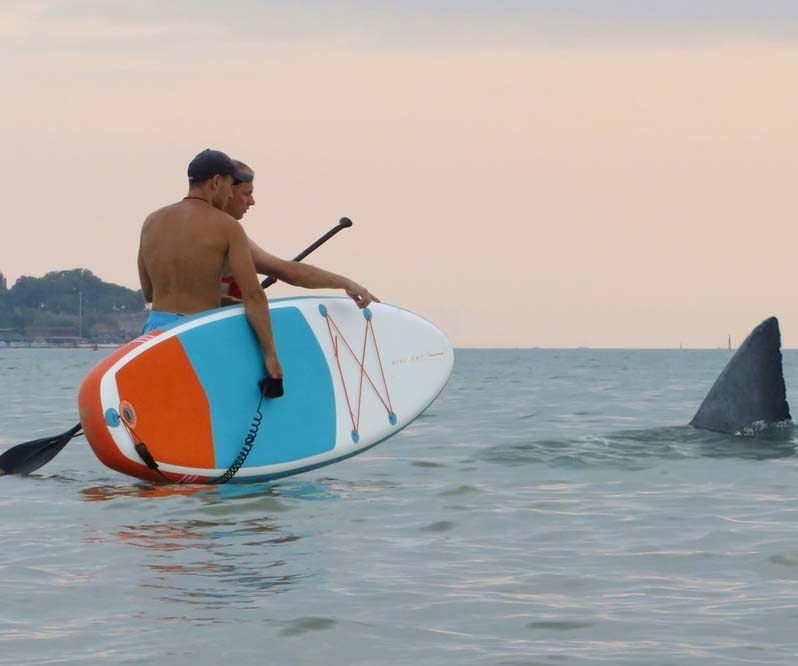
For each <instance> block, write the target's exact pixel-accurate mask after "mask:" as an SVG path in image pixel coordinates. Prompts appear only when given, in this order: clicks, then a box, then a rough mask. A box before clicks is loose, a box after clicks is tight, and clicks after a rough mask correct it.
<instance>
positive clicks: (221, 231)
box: [139, 199, 235, 314]
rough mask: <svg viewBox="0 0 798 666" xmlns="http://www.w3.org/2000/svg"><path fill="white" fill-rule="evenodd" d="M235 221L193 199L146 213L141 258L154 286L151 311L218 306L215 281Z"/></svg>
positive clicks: (179, 311)
mask: <svg viewBox="0 0 798 666" xmlns="http://www.w3.org/2000/svg"><path fill="white" fill-rule="evenodd" d="M233 225H235V221H234V220H233V219H232V218H231V217H230V216H229V215H227V213H224V212H222V211H220V210H218V209H216V208H214V207H213V206H211V205H209V204H208V203H206V202H204V201H200V200H192V199H189V200H184V201H181V202H179V203H175V204H172V205H170V206H165V207H164V208H161V209H159V210H157V211H155V212H154V213H152V214H151V215H149V216H148V217H147V219H146V220H145V222H144V225H143V227H142V229H141V245H140V256H139V262H140V268H141V264H142V263H143V268H144V271H143V272H144V274H145V275H146V276H147V277H148V279H149V282H150V284H151V285H152V294H151V299H152V308H153V310H159V311H164V312H173V313H176V314H195V313H197V312H202V311H203V310H210V309H212V308H216V307H219V281H220V279H221V276H222V268H223V266H224V263H225V259H226V257H227V252H228V248H229V243H230V234H231V231H232V226H233ZM140 272H141V271H140ZM142 284H144V280H142ZM146 296H147V294H145V297H146Z"/></svg>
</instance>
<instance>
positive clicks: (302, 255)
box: [260, 217, 352, 289]
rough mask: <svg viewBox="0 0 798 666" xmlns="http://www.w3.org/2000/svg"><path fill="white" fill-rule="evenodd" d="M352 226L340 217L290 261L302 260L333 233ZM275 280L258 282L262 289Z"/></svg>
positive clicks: (350, 222) (270, 278)
mask: <svg viewBox="0 0 798 666" xmlns="http://www.w3.org/2000/svg"><path fill="white" fill-rule="evenodd" d="M351 226H352V220H350V219H349V218H348V217H342V218H341V219H340V220H339V222H338V224H336V225H335V226H334V227H333V228H332V229H330V230H329V231H328V232H327V233H326V234H324V235H323V236H322V237H321V238H319V239H318V240H317V241H316V242H315V243H313V244H312V245H309V246H308V247H306V248H305V249H304V250H302V252H300V253H299V254H298V255H296V256H295V257H294V258H293V259H292V260H291V261H302V260H303V259H304V258H305V257H307V256H308V255H309V254H310V253H311V252H313V251H314V250H316V249H317V248H319V247H320V246H322V245H324V244H325V243H326V242H327V241H328V240H330V239H331V238H332V237H333V236H335V234H337V233H338V232H339V231H341V230H342V229H347V228H349V227H351ZM275 282H277V278H273V277H267V278H266V279H265V280H264V281H263V282H261V283H260V286H261V287H263V288H264V289H267V288H268V287H271V286H272V285H273V284H274V283H275Z"/></svg>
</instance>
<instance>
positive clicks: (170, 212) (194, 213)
mask: <svg viewBox="0 0 798 666" xmlns="http://www.w3.org/2000/svg"><path fill="white" fill-rule="evenodd" d="M170 219H182V220H196V221H201V222H203V223H205V224H208V223H210V224H213V225H215V226H218V227H219V228H224V229H227V228H231V227H235V226H236V225H237V224H238V222H236V220H235V219H234V218H233V217H232V216H230V215H229V214H228V213H225V212H224V211H223V210H219V209H218V208H214V207H213V206H210V205H209V206H197V205H192V204H189V203H187V202H185V201H178V202H176V203H172V204H168V205H166V206H162V207H161V208H159V209H158V210H155V211H153V212H152V213H150V214H149V215H147V217H146V218H145V219H144V226H151V225H152V224H153V223H157V222H158V221H159V220H170Z"/></svg>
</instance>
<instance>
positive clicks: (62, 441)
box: [0, 423, 81, 474]
mask: <svg viewBox="0 0 798 666" xmlns="http://www.w3.org/2000/svg"><path fill="white" fill-rule="evenodd" d="M80 434H81V432H80V423H78V424H77V425H76V426H74V427H72V428H70V429H69V430H67V431H66V432H62V433H61V434H60V435H53V436H52V437H42V438H41V439H34V440H32V441H30V442H24V443H22V444H17V445H16V446H12V447H11V448H10V449H8V451H6V452H5V453H4V454H3V455H0V474H30V473H31V472H34V471H36V470H37V469H39V468H40V467H42V466H44V465H46V464H47V463H48V462H50V461H51V460H52V459H53V458H55V457H56V456H57V455H58V454H59V453H60V452H61V449H63V448H64V447H65V446H66V445H67V443H68V442H69V440H71V439H72V438H73V437H77V436H78V435H80Z"/></svg>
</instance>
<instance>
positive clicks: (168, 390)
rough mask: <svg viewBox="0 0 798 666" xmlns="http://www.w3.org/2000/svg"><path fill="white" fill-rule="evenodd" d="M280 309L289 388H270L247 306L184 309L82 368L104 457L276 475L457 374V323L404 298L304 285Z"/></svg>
mask: <svg viewBox="0 0 798 666" xmlns="http://www.w3.org/2000/svg"><path fill="white" fill-rule="evenodd" d="M269 309H270V313H271V320H272V330H273V332H274V338H275V344H276V346H277V353H278V356H279V359H280V364H281V365H282V367H283V372H284V373H285V378H284V389H285V394H284V395H283V396H282V397H280V398H274V399H269V398H265V399H262V400H261V392H260V389H259V387H258V382H259V380H261V379H262V378H263V376H264V372H265V370H264V364H263V357H262V354H261V351H260V347H259V345H258V343H257V339H256V338H255V335H254V333H253V331H252V329H251V328H250V326H249V324H248V322H247V318H246V315H245V313H244V308H243V306H231V307H226V308H219V309H216V310H211V311H208V312H203V313H200V314H198V315H194V316H191V317H186V318H185V319H181V320H180V321H179V323H177V325H174V326H172V327H170V328H168V329H167V330H164V331H153V332H151V333H149V334H145V335H142V336H140V337H139V338H136V339H135V340H133V341H131V342H130V343H128V344H126V345H124V346H123V347H121V348H120V349H118V350H116V351H115V352H113V353H111V354H110V355H109V356H108V357H106V358H105V359H103V361H101V362H100V363H99V364H98V365H97V366H96V367H94V368H93V369H92V370H91V371H90V372H89V373H88V375H87V376H86V377H85V379H84V380H83V382H82V384H81V386H80V391H79V397H78V406H79V410H80V421H81V424H82V426H83V431H84V433H85V434H86V438H87V439H88V441H89V444H90V445H91V448H92V450H93V451H94V453H95V454H96V455H97V457H98V458H99V459H100V460H101V461H102V462H103V463H104V464H106V465H107V466H108V467H111V468H112V469H114V470H116V471H118V472H121V473H123V474H127V475H130V476H133V477H137V478H140V479H147V480H151V481H165V480H169V481H171V482H173V483H214V482H215V483H218V482H220V481H223V480H229V481H230V482H233V483H240V482H258V481H266V480H270V479H277V478H280V477H284V476H288V475H291V474H297V473H300V472H304V471H307V470H311V469H315V468H318V467H322V466H324V465H329V464H331V463H334V462H338V461H340V460H343V459H345V458H349V457H351V456H354V455H356V454H358V453H361V452H363V451H365V450H366V449H368V448H370V447H372V446H374V445H376V444H378V443H379V442H382V441H383V440H385V439H387V438H388V437H391V436H392V435H394V434H396V433H397V432H399V431H400V430H401V429H402V428H403V427H405V426H406V425H407V424H408V423H410V422H411V421H412V420H413V419H415V418H416V417H417V416H418V415H419V414H421V413H422V412H423V411H424V410H425V409H426V408H427V407H428V406H429V405H430V404H431V403H432V402H433V401H434V400H435V398H436V397H437V396H438V395H439V393H440V392H441V391H442V390H443V388H444V386H445V385H446V382H447V381H448V379H449V376H450V374H451V371H452V367H453V364H454V352H453V349H452V346H451V344H450V343H449V341H448V340H447V338H446V336H445V335H444V334H443V333H442V332H441V331H440V330H439V329H438V328H437V327H436V326H435V325H433V324H432V323H430V322H429V321H427V320H426V319H424V318H422V317H420V316H418V315H416V314H413V313H412V312H409V311H407V310H404V309H402V308H399V307H396V306H392V305H387V304H382V303H373V304H371V305H370V306H369V307H368V308H366V309H364V310H360V309H358V308H357V306H356V305H355V304H354V303H353V302H352V301H351V300H350V299H348V298H338V297H299V298H282V299H273V300H271V301H270V308H269ZM253 434H254V436H253ZM142 445H143V447H142ZM245 451H246V452H247V453H248V455H246V457H245V460H244V461H243V464H241V466H240V468H239V469H238V471H236V472H235V474H234V475H233V476H232V478H230V479H224V477H223V475H225V472H228V475H229V471H228V470H230V468H231V466H232V465H233V464H234V463H235V462H236V460H237V459H238V460H239V462H240V456H241V455H242V452H245ZM148 463H149V464H148ZM220 477H221V478H220Z"/></svg>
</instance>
